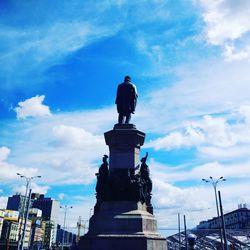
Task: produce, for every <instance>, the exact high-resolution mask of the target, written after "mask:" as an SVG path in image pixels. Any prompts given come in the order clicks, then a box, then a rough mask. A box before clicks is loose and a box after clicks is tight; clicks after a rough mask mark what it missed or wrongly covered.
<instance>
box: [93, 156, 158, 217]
mask: <svg viewBox="0 0 250 250" xmlns="http://www.w3.org/2000/svg"><path fill="white" fill-rule="evenodd" d="M147 157H148V153H146V156H145V157H143V158H142V159H141V164H140V165H139V166H138V168H139V172H138V173H137V174H135V170H134V169H124V170H123V171H119V172H109V168H108V161H107V159H108V156H107V155H104V156H103V159H102V160H103V163H102V164H101V166H100V168H99V171H98V173H97V174H96V176H97V184H96V198H97V203H96V209H98V206H99V205H100V203H101V202H103V201H141V202H142V203H145V204H146V205H147V208H148V212H151V213H152V212H153V211H152V205H151V191H152V181H151V179H150V176H149V168H148V165H147V164H146V160H147Z"/></svg>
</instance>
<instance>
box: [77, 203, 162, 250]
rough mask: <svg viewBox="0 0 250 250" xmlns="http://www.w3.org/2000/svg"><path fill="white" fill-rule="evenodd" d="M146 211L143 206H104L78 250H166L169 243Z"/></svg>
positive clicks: (112, 204)
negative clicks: (159, 232)
mask: <svg viewBox="0 0 250 250" xmlns="http://www.w3.org/2000/svg"><path fill="white" fill-rule="evenodd" d="M146 209H147V207H146V205H145V204H141V203H140V202H138V203H137V202H131V201H128V202H127V201H121V202H103V203H102V204H101V206H100V209H99V210H98V212H96V213H95V214H94V215H93V216H92V217H91V219H90V224H89V232H88V233H87V234H85V235H84V236H82V237H81V239H80V243H79V250H128V249H129V250H166V249H167V243H166V239H165V238H164V237H162V236H160V235H159V234H158V232H157V223H156V219H155V217H154V215H152V214H150V213H148V212H147V210H146Z"/></svg>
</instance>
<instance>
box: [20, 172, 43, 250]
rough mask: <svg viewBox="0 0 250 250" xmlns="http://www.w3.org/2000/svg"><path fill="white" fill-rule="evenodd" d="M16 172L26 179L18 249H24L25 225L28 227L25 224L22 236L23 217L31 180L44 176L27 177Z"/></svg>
mask: <svg viewBox="0 0 250 250" xmlns="http://www.w3.org/2000/svg"><path fill="white" fill-rule="evenodd" d="M16 174H17V175H18V176H19V177H20V178H24V179H25V180H26V189H25V195H24V202H23V204H22V208H21V213H20V214H21V216H22V219H21V221H20V228H19V233H18V250H19V249H21V250H22V249H23V240H24V236H25V227H26V225H24V230H23V235H22V237H21V230H22V226H23V219H24V214H25V207H26V200H27V193H28V189H29V185H30V182H31V180H33V179H35V178H41V177H42V176H41V175H36V176H31V177H27V176H25V175H23V174H20V173H16ZM27 209H28V208H27ZM27 212H28V211H27ZM19 217H20V216H19Z"/></svg>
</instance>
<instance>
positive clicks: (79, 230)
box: [76, 216, 82, 245]
mask: <svg viewBox="0 0 250 250" xmlns="http://www.w3.org/2000/svg"><path fill="white" fill-rule="evenodd" d="M81 227H82V219H81V216H79V219H78V222H77V238H76V243H77V245H78V243H79V241H80V235H81Z"/></svg>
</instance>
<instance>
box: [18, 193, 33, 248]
mask: <svg viewBox="0 0 250 250" xmlns="http://www.w3.org/2000/svg"><path fill="white" fill-rule="evenodd" d="M31 191H32V190H31V189H30V190H29V198H28V203H27V208H26V213H25V219H24V225H23V232H22V237H21V244H20V249H21V250H23V243H24V239H25V233H26V226H27V220H28V217H29V208H30V198H31Z"/></svg>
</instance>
